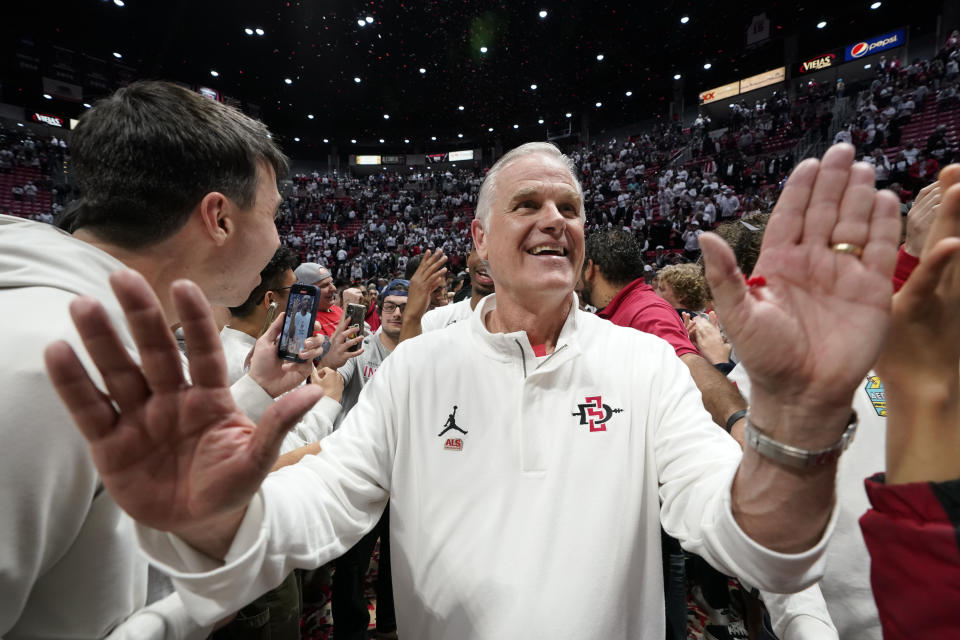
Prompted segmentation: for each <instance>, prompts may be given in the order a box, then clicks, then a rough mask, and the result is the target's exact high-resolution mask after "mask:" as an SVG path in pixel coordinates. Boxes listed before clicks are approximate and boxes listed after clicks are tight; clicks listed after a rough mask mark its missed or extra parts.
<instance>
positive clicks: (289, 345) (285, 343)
mask: <svg viewBox="0 0 960 640" xmlns="http://www.w3.org/2000/svg"><path fill="white" fill-rule="evenodd" d="M318 303H319V299H318V297H317V288H316V287H314V286H311V285H309V284H302V283H300V282H298V283H296V284H294V285H293V286H291V287H290V298H289V299H288V300H287V311H286V315H285V316H284V318H283V331H282V332H281V333H280V342H279V344H278V346H277V353H278V355H279V356H280V357H281V358H282V359H283V360H292V361H294V362H306V360H301V359H300V355H299V354H300V352H301V351H303V341H304V340H306V339H307V338H309V337H310V336H312V335H313V325H314V323H315V322H316V321H317V304H318Z"/></svg>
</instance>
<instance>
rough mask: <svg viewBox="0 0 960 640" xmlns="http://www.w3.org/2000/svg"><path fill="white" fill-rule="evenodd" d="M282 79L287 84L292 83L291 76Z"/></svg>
mask: <svg viewBox="0 0 960 640" xmlns="http://www.w3.org/2000/svg"><path fill="white" fill-rule="evenodd" d="M283 81H284V82H286V83H287V84H293V79H291V78H284V79H283Z"/></svg>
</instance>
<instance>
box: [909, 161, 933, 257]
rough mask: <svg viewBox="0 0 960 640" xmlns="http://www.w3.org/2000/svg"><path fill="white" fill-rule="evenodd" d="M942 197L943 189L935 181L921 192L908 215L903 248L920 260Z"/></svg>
mask: <svg viewBox="0 0 960 640" xmlns="http://www.w3.org/2000/svg"><path fill="white" fill-rule="evenodd" d="M942 197H943V189H942V188H941V185H940V181H939V180H935V181H934V182H932V183H930V184H928V185H927V186H925V187H924V188H923V189H921V190H920V193H918V194H917V198H916V199H915V200H914V201H913V206H912V207H910V211H909V212H908V213H907V237H906V239H905V240H904V242H903V248H904V250H905V251H906V252H907V253H909V254H910V255H912V256H914V257H916V258H919V257H920V252H921V251H923V245H924V243H925V242H926V239H927V234H928V233H929V232H930V226H931V225H932V224H933V218H934V210H935V209H936V207H937V206H938V205H939V204H940V199H941V198H942Z"/></svg>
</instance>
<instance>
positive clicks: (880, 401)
mask: <svg viewBox="0 0 960 640" xmlns="http://www.w3.org/2000/svg"><path fill="white" fill-rule="evenodd" d="M863 390H864V391H866V392H867V397H868V398H870V404H872V405H873V408H874V410H875V411H876V412H877V415H878V416H880V417H881V418H886V417H887V394H886V393H885V392H884V390H883V383H882V382H880V378H878V377H877V376H868V377H867V383H866V385H864V387H863Z"/></svg>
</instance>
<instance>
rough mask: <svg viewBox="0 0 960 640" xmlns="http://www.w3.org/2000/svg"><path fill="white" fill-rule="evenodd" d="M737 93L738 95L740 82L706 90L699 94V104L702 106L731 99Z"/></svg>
mask: <svg viewBox="0 0 960 640" xmlns="http://www.w3.org/2000/svg"><path fill="white" fill-rule="evenodd" d="M738 93H740V82H739V81H737V82H731V83H730V84H725V85H723V86H722V87H717V88H715V89H707V90H706V91H704V92H702V93H701V94H700V102H702V103H703V104H709V103H711V102H716V101H717V100H723V99H724V98H730V97H733V96H735V95H737V94H738Z"/></svg>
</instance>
